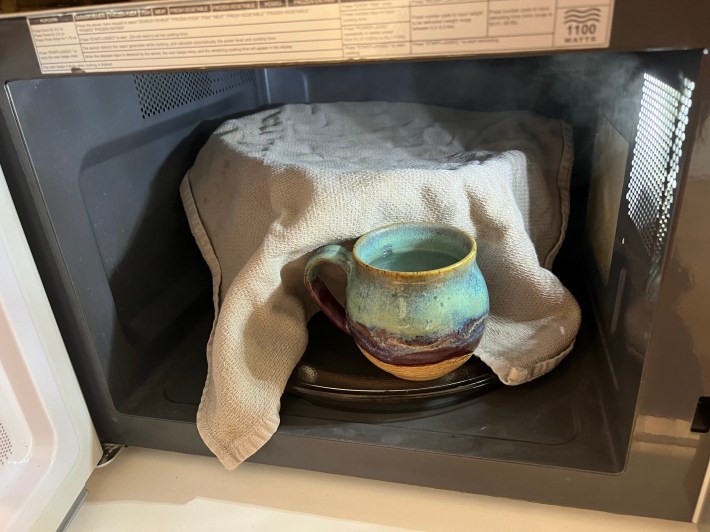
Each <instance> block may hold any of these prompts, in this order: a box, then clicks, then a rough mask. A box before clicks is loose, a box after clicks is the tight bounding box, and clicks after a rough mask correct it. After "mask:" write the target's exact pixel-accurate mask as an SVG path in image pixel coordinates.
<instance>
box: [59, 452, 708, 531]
mask: <svg viewBox="0 0 710 532" xmlns="http://www.w3.org/2000/svg"><path fill="white" fill-rule="evenodd" d="M87 488H88V490H89V495H88V497H87V499H86V501H84V504H83V505H82V507H81V508H80V509H79V512H78V513H77V515H76V517H75V518H74V521H73V522H72V523H71V525H70V527H69V530H70V532H79V531H92V532H93V531H96V530H120V531H125V530H131V531H140V530H151V531H153V530H190V531H199V530H278V531H281V530H289V531H292V530H304V531H305V530H307V531H309V532H317V531H320V530H328V531H331V530H338V531H349V530H446V531H454V530H486V531H496V530H525V531H526V532H533V531H538V530H539V531H545V532H551V531H555V530H560V531H562V530H564V531H565V532H566V531H568V530H570V529H571V527H574V529H575V532H581V531H584V532H587V531H589V532H592V531H597V530H598V531H600V532H601V531H604V532H607V531H608V530H610V529H612V530H615V531H617V530H624V531H627V530H628V531H636V530H638V531H644V532H648V531H663V532H667V531H680V530H684V531H689V530H696V528H695V526H694V525H692V524H690V523H679V522H674V521H663V520H659V519H647V518H641V517H631V516H620V515H614V514H608V513H603V512H594V511H590V510H578V509H572V508H561V507H557V506H547V505H543V504H534V503H529V502H522V501H515V500H510V499H501V498H494V497H486V496H481V495H470V494H464V493H458V492H453V491H443V490H435V489H430V488H420V487H415V486H406V485H401V484H393V483H388V482H379V481H372V480H363V479H358V478H351V477H343V476H339V475H329V474H324V473H313V472H310V471H302V470H296V469H288V468H282V467H273V466H265V465H258V464H249V463H247V464H243V465H241V466H240V467H239V468H238V469H237V470H236V471H231V472H230V471H226V470H225V469H224V468H223V467H222V466H221V465H220V464H219V462H218V461H217V460H216V459H214V458H207V457H202V456H192V455H186V454H179V453H170V452H165V451H155V450H149V449H140V448H128V449H124V450H123V451H122V452H121V453H120V454H119V455H118V456H117V457H116V459H115V460H114V461H113V462H112V463H110V464H108V465H107V466H105V467H103V468H101V469H97V470H96V471H95V472H94V474H93V475H92V476H91V478H90V479H89V482H88V484H87Z"/></svg>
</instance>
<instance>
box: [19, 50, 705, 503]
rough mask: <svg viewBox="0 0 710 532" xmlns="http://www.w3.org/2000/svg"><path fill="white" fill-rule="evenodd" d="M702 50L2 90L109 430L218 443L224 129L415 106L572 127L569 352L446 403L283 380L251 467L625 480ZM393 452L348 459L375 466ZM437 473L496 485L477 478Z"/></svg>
mask: <svg viewBox="0 0 710 532" xmlns="http://www.w3.org/2000/svg"><path fill="white" fill-rule="evenodd" d="M701 58H702V52H701V51H699V50H685V51H664V52H660V51H659V52H643V53H625V52H602V53H597V52H582V53H566V54H557V55H540V56H532V55H531V56H516V57H506V58H484V59H480V58H479V59H470V60H469V59H463V60H462V59H457V60H441V61H421V62H395V63H372V64H349V65H330V66H287V67H274V68H256V69H232V70H192V71H182V72H167V73H125V74H111V75H92V76H88V75H73V76H67V77H43V78H38V79H24V80H15V81H10V82H8V83H7V91H8V95H9V98H10V100H11V104H12V107H13V111H14V113H15V117H16V120H17V123H18V126H19V130H20V131H21V135H22V142H23V143H24V146H25V147H26V150H27V155H28V159H29V161H31V169H32V177H31V178H28V181H29V185H27V186H26V190H24V189H23V190H20V189H22V187H21V186H19V185H18V184H17V183H16V182H15V183H10V185H11V189H12V190H13V191H17V197H18V198H21V197H24V198H26V200H27V201H25V203H23V204H21V205H20V206H19V210H20V213H21V215H22V216H23V223H25V222H26V224H27V226H28V235H29V236H30V243H31V245H32V247H33V252H34V253H35V256H36V257H37V259H38V263H39V267H40V271H41V273H42V277H43V281H44V283H45V288H46V289H47V291H48V294H49V296H50V301H51V303H52V306H53V309H54V311H55V315H56V316H57V320H58V322H59V325H60V329H61V331H62V334H63V336H64V339H65V342H66V343H67V346H68V349H69V352H70V355H71V358H72V362H73V364H74V368H75V370H76V372H77V375H78V377H79V380H80V384H81V386H82V389H83V392H84V395H85V397H86V398H87V403H88V406H89V408H90V410H91V412H92V417H93V419H94V422H95V424H96V427H97V431H98V433H99V436H100V438H101V440H102V441H103V442H107V443H119V444H126V445H138V446H147V447H154V448H161V449H168V450H175V451H183V452H191V453H208V452H209V451H208V450H207V448H206V447H205V446H204V444H203V443H202V441H201V439H200V437H199V435H198V433H197V430H196V427H195V418H196V413H197V408H198V404H199V401H200V396H201V393H202V387H203V384H204V380H205V376H206V358H205V347H206V342H207V339H208V336H209V332H210V329H211V326H212V322H213V319H214V316H213V309H212V299H211V277H210V273H209V270H208V269H207V267H206V265H205V263H204V261H203V259H202V257H201V256H200V253H199V251H198V249H197V247H196V245H195V243H194V241H193V238H192V236H191V234H190V230H189V228H188V224H187V221H186V217H185V214H184V211H183V208H182V204H181V202H180V198H179V193H178V186H179V183H180V181H181V180H182V178H183V176H184V175H185V173H186V171H187V170H188V169H189V168H190V167H191V165H192V163H193V162H194V160H195V157H196V155H197V153H198V151H199V150H200V148H201V147H202V146H203V145H204V143H205V142H206V140H207V138H208V136H209V135H210V134H211V133H212V131H214V130H215V128H216V127H217V126H218V125H219V124H220V123H222V122H223V121H225V120H227V119H229V118H234V117H239V116H244V115H247V114H250V113H254V112H256V111H259V110H263V109H267V108H270V107H275V106H280V105H283V104H289V103H322V102H338V101H390V102H420V103H426V104H432V105H439V106H446V107H453V108H458V109H465V110H475V111H485V112H493V111H509V110H525V111H532V112H535V113H539V114H541V115H544V116H549V117H554V118H559V119H562V120H564V121H566V122H567V123H568V124H570V125H571V126H572V128H573V131H574V147H575V155H574V166H573V170H572V180H571V206H570V221H569V227H568V230H567V235H566V238H565V241H564V244H563V247H562V249H561V251H560V253H559V255H558V257H557V259H556V261H555V263H554V267H553V271H554V273H555V274H556V275H557V276H558V277H559V278H560V279H561V280H562V281H563V283H564V284H565V285H566V286H567V287H568V288H569V289H570V290H571V292H572V293H573V294H574V296H575V297H576V299H577V300H578V302H579V303H580V306H581V307H582V315H583V318H582V327H581V329H580V332H579V335H578V337H577V340H576V343H575V346H574V349H573V351H572V352H571V354H569V355H568V357H567V358H566V359H565V360H564V361H563V362H562V363H561V364H560V366H559V367H557V368H556V369H554V370H553V371H551V372H550V373H549V374H547V375H545V376H543V377H541V378H539V379H537V380H535V381H533V382H530V383H528V384H525V385H521V386H515V387H507V386H502V385H501V386H497V387H495V388H493V389H490V390H486V391H485V392H484V393H478V394H470V395H466V396H463V397H459V398H457V399H456V401H449V402H442V403H441V404H439V403H434V404H426V405H422V404H418V405H416V406H412V407H411V408H406V407H403V408H399V409H396V410H388V409H381V408H377V405H376V404H373V405H372V408H367V407H362V406H361V407H359V408H356V409H348V408H344V407H343V406H342V405H333V404H328V402H327V401H325V402H323V401H321V402H319V401H313V400H308V399H304V398H303V397H300V396H297V395H294V394H291V393H286V394H285V395H284V396H283V398H282V403H281V411H280V415H281V426H280V428H279V431H278V433H277V436H276V437H275V438H274V442H271V443H269V444H268V445H267V446H266V447H265V448H264V449H263V450H262V451H260V452H259V453H257V454H256V455H255V456H254V458H253V459H254V460H256V461H263V462H270V463H275V464H280V465H295V466H297V467H305V468H311V469H316V470H328V467H327V466H325V465H323V464H324V461H327V460H330V461H337V457H333V456H331V457H326V456H325V454H327V453H325V454H323V455H321V456H318V454H319V453H313V452H310V453H309V451H308V448H309V445H315V442H338V443H340V444H342V446H343V447H341V448H348V449H358V448H364V447H368V448H372V447H375V448H378V449H398V450H403V451H405V452H404V453H403V454H402V455H401V457H402V458H401V459H402V462H401V464H399V465H396V466H392V467H400V468H401V470H402V471H406V473H402V474H401V475H400V478H399V480H401V481H405V482H411V483H414V484H427V483H429V481H428V480H427V479H426V478H425V477H426V476H427V475H428V474H429V471H428V470H427V468H426V466H424V465H421V466H418V465H415V463H414V462H413V461H411V460H412V459H411V457H412V456H414V453H419V454H417V456H421V453H425V454H429V453H430V454H432V455H437V456H442V455H443V456H444V457H445V458H446V459H449V458H451V459H452V460H456V459H465V460H480V461H482V462H485V463H488V464H493V463H496V464H500V463H514V464H526V465H530V466H536V467H540V466H544V467H546V468H548V470H550V471H553V470H563V471H564V470H568V471H569V470H576V471H585V472H591V473H595V474H600V475H617V474H619V473H621V472H622V471H624V469H625V467H626V465H627V458H628V456H629V449H630V436H631V434H632V429H633V426H634V422H635V411H636V405H637V398H638V394H639V387H640V383H641V381H642V376H643V370H644V359H645V354H646V351H647V347H648V343H649V338H651V325H652V323H653V317H654V313H655V312H656V310H657V305H656V302H657V299H658V287H659V285H660V283H661V280H662V278H663V263H664V257H665V252H666V248H667V247H668V241H669V239H670V238H671V235H672V228H673V219H674V214H675V202H674V200H675V198H676V196H677V191H678V190H679V189H680V188H681V187H682V178H683V172H682V171H680V170H679V168H681V167H682V163H683V160H684V159H683V149H684V148H685V143H684V139H685V127H686V125H687V123H688V116H689V113H690V109H691V107H692V99H693V90H694V80H695V79H696V76H697V73H698V69H699V65H700V60H701ZM676 185H678V186H676ZM23 186H24V185H23ZM21 203H22V202H21ZM30 219H32V220H39V221H40V222H39V224H40V225H41V230H32V228H31V227H30V226H31V225H32V224H33V223H34V224H35V225H36V226H37V223H38V222H36V221H35V222H29V221H28V220H30ZM324 243H325V242H324ZM688 282H691V281H690V280H688ZM310 335H311V343H312V344H314V343H316V344H317V345H318V348H319V349H326V350H329V351H330V352H332V354H333V356H334V357H337V354H338V351H339V350H340V349H342V348H343V342H345V341H348V340H347V339H346V340H343V338H342V337H341V336H338V335H335V334H333V331H332V327H329V326H328V325H327V324H325V322H324V320H319V319H314V320H312V323H311V331H310ZM309 348H311V347H309ZM674 356H675V355H674ZM688 378H690V379H692V378H699V377H697V376H693V375H689V376H688ZM691 406H693V407H694V405H691ZM358 445H359V446H361V447H356V446H358ZM353 452H355V451H353ZM382 456H383V458H382V461H381V462H378V461H373V460H369V461H364V462H362V463H357V464H350V465H349V466H348V465H343V466H342V467H341V468H340V469H339V471H340V472H348V473H349V474H356V475H361V476H365V477H368V476H369V477H373V478H379V477H380V475H379V474H378V472H377V471H378V470H383V469H387V467H389V466H388V465H386V464H385V463H384V462H385V461H386V460H387V458H385V457H387V456H390V455H387V454H383V455H382ZM408 460H410V461H408ZM336 469H337V468H336ZM433 484H435V485H437V484H438V485H439V486H440V487H453V488H454V489H461V490H469V491H480V487H477V486H476V485H475V481H474V480H473V479H471V478H460V479H458V478H457V479H454V478H453V477H452V478H451V479H450V484H448V485H447V484H446V483H444V482H443V481H442V482H433ZM522 490H523V488H521V490H519V491H520V494H519V496H521V497H523V498H531V496H530V495H529V494H526V493H524V492H523V491H522ZM532 498H534V497H532ZM648 511H651V512H652V511H653V510H648Z"/></svg>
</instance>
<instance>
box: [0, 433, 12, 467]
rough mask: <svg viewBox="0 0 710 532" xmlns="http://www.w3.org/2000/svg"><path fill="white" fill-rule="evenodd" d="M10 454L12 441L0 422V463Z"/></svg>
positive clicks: (6, 459) (3, 462)
mask: <svg viewBox="0 0 710 532" xmlns="http://www.w3.org/2000/svg"><path fill="white" fill-rule="evenodd" d="M11 454H12V441H10V436H8V434H7V431H6V430H5V427H4V426H3V424H2V423H0V465H3V464H5V463H6V462H7V461H8V459H9V458H10V455H11Z"/></svg>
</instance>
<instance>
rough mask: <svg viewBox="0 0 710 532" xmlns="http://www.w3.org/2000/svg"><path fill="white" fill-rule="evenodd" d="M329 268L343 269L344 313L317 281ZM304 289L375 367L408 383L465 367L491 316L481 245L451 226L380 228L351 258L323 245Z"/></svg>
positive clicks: (337, 247) (311, 262)
mask: <svg viewBox="0 0 710 532" xmlns="http://www.w3.org/2000/svg"><path fill="white" fill-rule="evenodd" d="M324 263H331V264H335V265H336V266H339V267H340V268H342V269H343V270H345V273H346V276H347V287H346V292H345V308H343V306H342V305H341V304H340V303H339V302H338V301H337V300H336V299H335V297H334V296H333V295H332V294H331V292H330V291H329V290H328V288H327V287H326V285H325V283H324V282H323V281H322V279H321V278H320V277H319V276H318V270H319V267H320V266H321V265H323V264H324ZM305 282H306V286H307V287H308V290H309V292H310V293H311V295H312V296H313V298H314V299H315V301H316V302H317V303H318V305H319V306H320V308H321V309H322V310H323V312H324V313H325V314H326V315H327V316H328V317H329V318H330V319H331V320H332V321H333V322H334V323H335V324H336V325H337V326H338V327H339V328H340V329H342V330H343V331H345V332H346V333H348V334H350V335H351V336H352V337H353V338H354V340H355V343H356V344H357V346H358V347H359V348H360V350H361V351H362V352H363V354H364V355H365V356H366V357H367V358H368V359H369V360H370V361H371V362H372V363H374V364H375V365H377V366H378V367H380V368H382V369H383V370H385V371H387V372H389V373H391V374H393V375H396V376H398V377H400V378H403V379H408V380H429V379H435V378H438V377H441V376H443V375H445V374H447V373H449V372H450V371H453V370H454V369H456V368H457V367H459V366H461V365H462V364H464V363H465V362H466V361H467V360H468V359H469V358H470V357H471V355H472V354H473V351H474V350H475V349H476V347H477V346H478V344H479V342H480V341H481V336H482V335H483V330H484V328H485V320H486V316H487V315H488V289H487V288H486V282H485V280H484V279H483V275H482V273H481V270H480V269H479V268H478V265H477V263H476V241H475V240H474V239H473V238H472V237H471V236H470V235H469V234H468V233H466V232H464V231H461V230H460V229H457V228H455V227H452V226H448V225H440V224H428V223H403V224H395V225H390V226H386V227H382V228H380V229H376V230H374V231H371V232H369V233H367V234H365V235H363V236H361V237H360V238H359V239H358V240H357V242H355V246H354V247H353V250H352V252H350V251H348V250H347V249H346V248H344V247H342V246H340V245H337V244H330V245H327V246H323V247H321V248H319V249H318V250H316V251H315V253H314V254H313V256H312V257H311V258H310V260H309V261H308V264H307V265H306V270H305Z"/></svg>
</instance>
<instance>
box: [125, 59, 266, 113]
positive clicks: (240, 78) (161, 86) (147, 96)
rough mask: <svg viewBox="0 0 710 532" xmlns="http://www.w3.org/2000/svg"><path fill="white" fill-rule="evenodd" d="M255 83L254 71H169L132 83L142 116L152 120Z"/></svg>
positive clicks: (143, 75)
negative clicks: (168, 112) (174, 110)
mask: <svg viewBox="0 0 710 532" xmlns="http://www.w3.org/2000/svg"><path fill="white" fill-rule="evenodd" d="M255 80H256V75H255V74H254V72H253V71H240V70H235V71H221V72H169V73H165V74H136V75H134V76H133V83H134V85H135V87H136V93H137V95H138V103H139V105H140V111H141V115H142V117H143V118H144V119H146V118H152V117H154V116H157V115H160V114H162V113H165V112H167V111H171V110H173V109H177V108H179V107H183V106H185V105H189V104H191V103H193V102H197V101H200V100H205V99H207V98H210V97H213V96H218V95H220V94H223V93H226V92H230V91H233V90H235V89H237V88H239V87H242V86H244V85H248V84H249V85H252V86H253V84H254V82H255Z"/></svg>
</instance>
